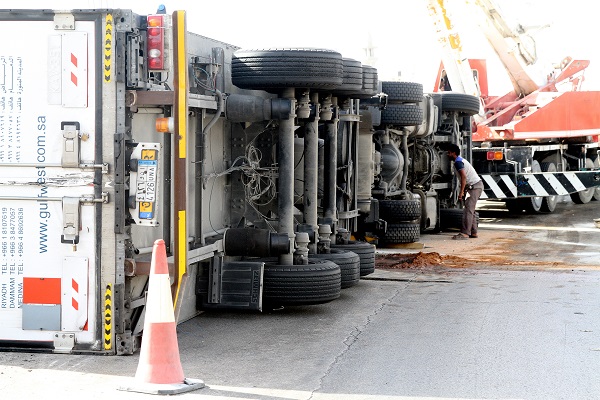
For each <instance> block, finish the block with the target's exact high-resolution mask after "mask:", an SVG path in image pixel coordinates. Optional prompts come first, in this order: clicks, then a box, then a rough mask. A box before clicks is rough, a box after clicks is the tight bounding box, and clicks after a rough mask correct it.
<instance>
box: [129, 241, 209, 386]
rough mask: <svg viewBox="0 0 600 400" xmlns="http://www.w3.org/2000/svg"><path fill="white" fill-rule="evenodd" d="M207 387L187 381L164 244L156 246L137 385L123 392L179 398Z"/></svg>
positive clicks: (153, 255)
mask: <svg viewBox="0 0 600 400" xmlns="http://www.w3.org/2000/svg"><path fill="white" fill-rule="evenodd" d="M202 387H204V382H202V381H201V380H198V379H186V378H185V376H184V375H183V368H182V366H181V360H180V358H179V345H178V344H177V332H176V323H175V313H174V311H173V299H172V298H171V280H170V277H169V266H168V263H167V252H166V249H165V242H164V240H162V239H159V240H157V241H155V242H154V248H153V249H152V263H151V265H150V278H149V282H148V295H147V299H146V316H145V320H144V334H143V336H142V347H141V349H140V360H139V363H138V368H137V371H136V373H135V384H134V385H133V386H131V387H127V388H121V389H122V390H128V391H133V392H143V393H152V394H177V393H183V392H188V391H191V390H196V389H200V388H202Z"/></svg>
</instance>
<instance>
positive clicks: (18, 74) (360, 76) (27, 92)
mask: <svg viewBox="0 0 600 400" xmlns="http://www.w3.org/2000/svg"><path fill="white" fill-rule="evenodd" d="M0 24H1V25H2V27H3V28H4V29H6V30H7V31H10V32H15V33H17V34H18V33H19V32H22V33H23V35H22V37H24V38H28V39H27V40H31V41H32V43H31V46H27V45H23V44H22V43H17V42H16V41H15V42H8V43H6V45H4V46H3V47H2V49H0V63H1V64H2V65H3V67H4V69H3V70H4V77H3V78H4V79H3V81H1V82H0V90H1V100H2V102H1V103H0V140H1V141H2V147H3V149H2V151H1V152H0V179H1V180H2V181H1V182H2V185H3V192H2V195H1V196H0V203H1V205H0V208H1V211H2V255H1V257H2V267H1V268H2V269H1V274H0V290H1V300H0V321H1V324H0V345H1V346H3V347H4V348H10V349H29V350H31V349H39V350H41V351H54V352H64V353H85V352H91V353H100V354H131V353H133V352H135V351H136V349H137V348H138V344H139V340H140V337H141V334H142V328H143V320H144V312H145V299H146V297H145V293H146V290H147V285H148V275H149V271H150V255H151V252H152V245H153V243H154V241H155V240H157V239H163V240H164V241H165V243H166V246H167V254H168V256H169V257H168V261H169V269H170V275H171V283H172V295H173V299H174V304H175V315H176V318H177V320H178V321H179V322H181V321H185V320H186V319H189V318H192V317H194V316H195V315H197V314H198V313H199V311H201V310H210V309H215V308H235V309H248V310H257V311H259V310H263V309H272V308H275V307H281V306H297V305H313V304H320V303H324V302H328V301H332V300H335V299H336V298H337V297H339V295H340V291H341V290H342V289H345V288H349V287H352V286H354V285H356V284H357V283H358V282H359V281H360V278H361V277H363V276H366V275H369V274H370V273H372V272H373V271H374V266H375V245H374V244H373V243H377V242H378V241H380V242H382V243H392V244H393V243H403V242H410V241H415V240H417V239H418V237H419V234H420V233H421V232H427V231H435V230H437V229H439V228H440V215H441V214H442V215H443V213H444V212H445V211H448V210H453V209H455V206H456V203H457V198H456V192H455V190H454V187H455V178H454V175H453V173H452V170H451V168H450V163H449V162H448V159H447V158H446V155H445V152H444V151H443V150H442V149H441V147H440V145H441V144H443V143H448V142H451V143H457V144H459V145H461V146H462V148H463V152H464V154H465V155H467V154H469V151H470V147H469V146H470V132H471V131H470V126H471V124H470V115H472V114H473V113H475V112H477V109H478V102H477V99H475V101H473V98H471V96H466V95H457V94H448V95H446V94H424V93H423V89H422V86H421V85H420V84H417V83H411V82H379V81H378V76H377V70H376V69H375V68H372V67H370V66H367V65H362V64H361V63H360V62H359V61H356V60H353V59H348V58H344V57H342V55H341V54H340V53H337V52H335V51H332V50H322V49H310V48H294V49H278V50H241V49H239V48H236V47H235V46H232V45H229V44H226V43H222V42H219V41H217V40H213V39H209V38H206V37H203V36H199V35H196V34H193V33H191V32H189V31H188V29H187V26H186V14H185V12H183V11H176V12H175V13H173V14H172V15H170V14H166V13H165V12H164V10H163V9H159V12H158V13H157V14H152V15H136V14H134V13H133V12H131V11H128V10H72V11H61V12H54V11H51V10H0ZM34 40H35V41H36V43H35V44H34V43H33V41H34ZM39 47H42V48H43V50H42V51H35V52H34V51H32V49H34V48H39ZM442 220H443V218H442Z"/></svg>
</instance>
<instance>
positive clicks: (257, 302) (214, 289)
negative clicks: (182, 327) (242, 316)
mask: <svg viewBox="0 0 600 400" xmlns="http://www.w3.org/2000/svg"><path fill="white" fill-rule="evenodd" d="M264 265H265V264H264V263H263V262H250V261H232V262H222V258H220V257H215V258H213V259H212V260H211V262H210V263H203V264H200V267H199V271H198V280H197V285H196V294H197V296H198V304H197V305H198V308H199V309H241V310H253V311H261V310H262V289H263V273H264Z"/></svg>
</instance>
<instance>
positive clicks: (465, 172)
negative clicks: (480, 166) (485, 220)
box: [447, 144, 483, 240]
mask: <svg viewBox="0 0 600 400" xmlns="http://www.w3.org/2000/svg"><path fill="white" fill-rule="evenodd" d="M447 146H448V147H447V151H448V157H450V159H451V160H452V161H454V168H455V169H456V172H457V173H458V176H459V178H460V192H459V194H458V198H459V199H461V200H464V209H463V218H462V229H461V230H460V233H457V234H456V235H454V236H452V239H454V240H466V239H468V238H476V237H477V220H476V219H475V206H476V205H477V200H479V196H481V192H482V191H483V182H482V181H481V178H479V175H478V174H477V172H476V171H475V168H473V166H472V165H471V163H469V162H468V161H467V160H465V159H464V158H462V157H461V156H460V147H458V146H457V145H455V144H448V145H447ZM467 193H468V194H469V196H468V197H467Z"/></svg>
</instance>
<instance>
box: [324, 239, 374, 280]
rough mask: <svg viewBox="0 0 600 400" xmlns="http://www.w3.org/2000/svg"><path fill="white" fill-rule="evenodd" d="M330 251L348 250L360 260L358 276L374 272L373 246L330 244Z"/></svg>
mask: <svg viewBox="0 0 600 400" xmlns="http://www.w3.org/2000/svg"><path fill="white" fill-rule="evenodd" d="M331 248H332V249H339V250H348V251H351V252H353V253H356V254H358V257H359V258H360V276H367V275H369V274H372V273H373V272H375V246H374V245H372V244H371V243H367V242H358V241H353V240H351V241H349V242H348V244H332V245H331Z"/></svg>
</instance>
